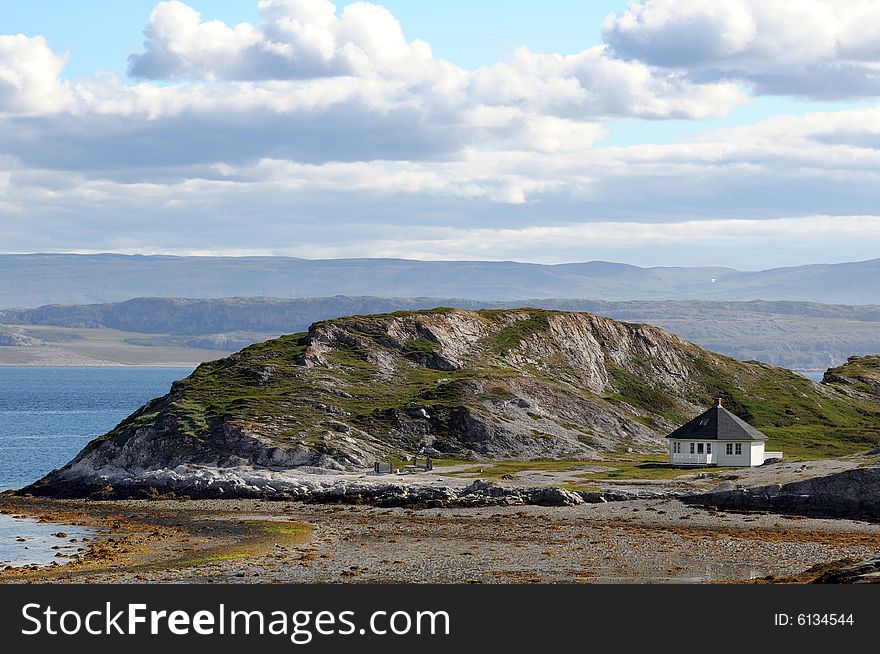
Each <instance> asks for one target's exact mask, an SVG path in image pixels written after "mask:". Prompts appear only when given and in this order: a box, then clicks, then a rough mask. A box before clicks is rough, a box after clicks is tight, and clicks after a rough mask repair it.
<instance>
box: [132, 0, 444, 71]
mask: <svg viewBox="0 0 880 654" xmlns="http://www.w3.org/2000/svg"><path fill="white" fill-rule="evenodd" d="M259 11H260V16H261V18H262V22H261V23H260V24H259V25H253V24H250V23H240V24H238V25H236V26H234V27H229V26H227V25H226V24H225V23H223V22H222V21H218V20H209V21H203V20H202V18H201V15H200V14H199V13H198V12H197V11H195V10H194V9H192V8H191V7H189V6H188V5H186V4H184V3H183V2H179V1H178V0H173V1H172V2H161V3H159V5H157V6H156V8H155V9H154V10H153V13H152V14H151V15H150V21H149V24H148V26H147V29H146V31H145V34H146V36H147V41H146V42H145V44H144V45H145V47H146V51H145V52H143V53H142V54H137V55H132V57H131V58H130V66H129V70H130V72H131V73H132V74H133V75H134V76H136V77H144V78H149V79H164V78H169V77H184V78H195V79H208V80H215V79H225V80H266V79H275V80H281V79H302V78H311V77H326V76H337V75H344V76H358V77H366V76H370V75H379V74H383V73H388V72H390V71H393V72H394V73H395V75H406V74H412V75H415V76H420V75H424V74H426V73H428V72H429V71H430V69H431V68H433V67H435V63H434V62H433V58H432V55H431V48H430V46H429V45H428V44H427V43H425V42H424V41H412V42H407V41H406V38H405V37H404V34H403V30H402V29H401V26H400V23H399V22H398V21H397V19H396V18H395V17H394V16H393V15H392V14H391V12H389V11H388V10H387V9H385V8H384V7H381V6H378V5H373V4H369V3H365V2H356V3H354V4H351V5H348V6H346V7H345V8H344V9H343V11H342V12H341V14H339V15H337V13H336V7H335V5H334V4H333V3H332V2H329V1H328V0H261V1H260V3H259Z"/></svg>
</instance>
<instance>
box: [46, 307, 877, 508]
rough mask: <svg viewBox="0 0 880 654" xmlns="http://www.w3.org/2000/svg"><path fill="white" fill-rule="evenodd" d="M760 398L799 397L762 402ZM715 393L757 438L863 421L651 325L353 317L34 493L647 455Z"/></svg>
mask: <svg viewBox="0 0 880 654" xmlns="http://www.w3.org/2000/svg"><path fill="white" fill-rule="evenodd" d="M775 388H784V389H786V391H787V392H790V397H791V398H792V400H791V401H792V402H797V403H800V404H799V405H797V406H793V405H791V404H790V403H789V399H788V398H786V403H785V405H784V406H783V405H781V403H780V402H778V401H775V400H774V399H773V398H771V397H768V392H767V389H775ZM751 389H758V390H757V391H752V390H751ZM716 394H722V395H724V396H725V397H728V398H731V404H730V405H731V406H732V408H733V409H734V410H735V411H736V410H739V411H740V412H741V413H742V417H744V418H746V419H750V418H752V419H756V426H757V427H759V428H762V427H767V426H771V427H772V426H783V425H787V424H788V423H789V422H790V413H791V411H797V412H798V413H797V415H798V416H799V420H800V422H799V425H798V427H799V428H800V427H803V426H804V425H807V426H808V425H810V424H811V421H813V420H825V418H824V417H823V416H824V414H820V412H819V411H818V409H816V407H821V408H822V411H824V410H826V409H827V407H833V408H835V410H836V411H837V412H838V413H839V414H840V415H842V416H844V417H843V418H840V420H849V417H848V416H849V414H848V413H846V412H850V413H851V414H852V415H853V416H856V417H857V418H858V419H861V420H871V416H872V414H871V413H870V411H867V410H865V409H864V408H863V407H861V406H851V404H852V402H851V401H850V400H849V398H843V396H841V395H839V394H838V392H837V391H836V390H835V388H834V387H833V385H832V384H829V385H826V386H820V385H818V384H814V383H812V382H810V381H809V380H807V379H805V378H803V377H800V376H798V375H795V374H794V373H791V372H790V371H785V370H782V369H778V368H773V367H772V366H767V365H764V364H758V363H754V362H751V363H742V362H737V361H734V360H732V359H728V358H726V357H723V356H720V355H716V354H712V353H710V352H706V351H704V350H701V349H700V348H698V347H696V346H694V345H692V344H690V343H687V342H686V341H684V340H682V339H680V338H678V337H677V336H674V335H672V334H669V333H668V332H665V331H663V330H661V329H658V328H656V327H651V326H648V325H630V324H625V323H619V322H615V321H613V320H610V319H607V318H602V317H599V316H594V315H590V314H584V313H560V312H552V311H540V310H527V309H520V310H509V311H461V310H452V309H437V310H432V311H420V312H404V313H396V314H390V315H380V316H355V317H351V318H343V319H339V320H332V321H326V322H321V323H316V324H315V325H313V326H312V327H311V329H310V330H309V332H308V333H307V334H297V335H292V336H285V337H282V338H279V339H276V340H273V341H268V342H266V343H262V344H259V345H254V346H252V347H249V348H247V349H245V350H243V351H242V352H240V353H238V354H235V355H233V356H231V357H228V358H226V359H222V360H220V361H216V362H211V363H207V364H203V365H202V366H200V367H199V368H198V370H196V371H195V372H194V373H193V374H192V375H191V376H190V377H188V378H187V379H185V380H182V381H180V382H176V383H175V384H174V385H173V387H172V389H171V392H170V393H168V394H167V395H166V396H164V397H162V398H159V399H156V400H154V401H152V402H150V403H149V404H147V405H146V406H144V407H142V408H141V409H140V410H139V411H137V412H136V413H134V414H133V415H132V416H130V417H129V418H127V419H126V420H125V421H123V422H122V423H121V424H120V425H119V426H117V427H116V428H115V429H114V430H113V431H111V432H110V433H109V434H107V435H106V436H104V437H102V438H100V439H97V440H95V441H93V442H92V443H90V444H89V445H88V446H87V447H86V448H85V449H84V450H83V451H82V452H81V453H80V454H79V455H78V456H77V457H76V458H75V459H74V460H73V461H72V462H71V463H70V464H68V465H67V466H65V467H63V468H61V469H60V470H58V471H55V472H53V473H51V474H50V475H48V476H47V477H46V478H45V479H44V480H42V481H41V483H40V484H39V485H38V486H35V489H36V491H37V492H40V493H41V494H58V493H63V492H65V491H64V489H65V488H71V487H79V486H82V487H83V488H90V487H91V486H93V485H94V483H93V482H94V480H95V479H98V478H102V479H130V478H132V476H134V477H137V476H138V475H140V476H144V475H147V474H148V473H153V472H156V471H163V470H171V469H175V468H177V467H179V466H181V465H183V466H186V465H193V464H195V465H199V466H212V467H215V468H219V469H225V468H232V467H238V466H251V467H256V468H269V469H275V470H284V469H290V468H296V467H300V466H314V467H321V468H327V469H343V468H348V467H353V468H358V467H365V466H370V465H372V463H373V462H374V461H376V460H380V459H385V458H387V457H390V456H405V455H412V454H415V453H419V452H429V451H430V452H438V453H441V454H443V455H447V456H454V457H459V458H469V459H473V458H480V459H492V458H559V457H566V458H583V459H600V458H602V455H603V453H604V452H607V451H609V450H615V449H620V448H626V449H629V450H631V451H634V452H655V451H659V450H661V449H662V448H665V440H664V436H665V434H666V433H668V432H669V431H671V429H672V428H674V427H675V426H676V425H677V424H680V423H681V422H682V421H683V420H685V419H687V418H690V417H692V416H693V415H696V414H697V413H699V412H700V411H701V410H702V408H703V406H705V404H707V403H708V402H709V401H710V399H711V398H712V397H713V396H714V395H716ZM774 402H775V403H774ZM835 403H837V404H835ZM838 405H839V408H838ZM765 415H766V416H767V417H766V421H765V423H763V424H762V423H761V418H762V416H765ZM873 424H875V426H876V424H880V421H875V422H874V423H873ZM850 426H851V423H849V422H846V423H845V424H843V425H841V427H846V428H849V427H850Z"/></svg>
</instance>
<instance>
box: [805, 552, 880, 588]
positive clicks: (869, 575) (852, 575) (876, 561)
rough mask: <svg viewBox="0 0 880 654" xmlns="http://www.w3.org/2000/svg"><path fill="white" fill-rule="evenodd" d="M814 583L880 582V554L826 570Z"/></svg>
mask: <svg viewBox="0 0 880 654" xmlns="http://www.w3.org/2000/svg"><path fill="white" fill-rule="evenodd" d="M813 583H814V584H880V554H875V555H874V556H872V557H871V558H870V559H867V560H865V561H861V562H859V563H855V564H852V565H848V566H846V567H843V568H839V569H837V570H832V571H830V572H826V573H825V574H823V575H821V576H820V577H818V578H817V579H816V580H815V581H813Z"/></svg>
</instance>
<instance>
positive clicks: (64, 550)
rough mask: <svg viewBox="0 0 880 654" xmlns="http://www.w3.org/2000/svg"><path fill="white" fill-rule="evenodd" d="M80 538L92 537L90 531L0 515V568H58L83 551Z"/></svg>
mask: <svg viewBox="0 0 880 654" xmlns="http://www.w3.org/2000/svg"><path fill="white" fill-rule="evenodd" d="M84 538H85V539H91V538H94V532H93V531H92V530H91V529H89V528H87V527H74V526H70V525H60V524H57V523H54V522H39V521H37V520H33V519H32V518H26V517H19V516H12V515H8V514H0V569H3V568H5V567H7V566H11V567H15V568H17V567H21V566H26V565H33V564H35V565H52V563H57V564H58V565H62V564H64V563H67V562H68V561H70V557H71V556H72V555H74V554H76V553H77V552H80V551H82V550H83V549H84V548H85V546H86V544H87V543H86V544H84V543H83V539H84Z"/></svg>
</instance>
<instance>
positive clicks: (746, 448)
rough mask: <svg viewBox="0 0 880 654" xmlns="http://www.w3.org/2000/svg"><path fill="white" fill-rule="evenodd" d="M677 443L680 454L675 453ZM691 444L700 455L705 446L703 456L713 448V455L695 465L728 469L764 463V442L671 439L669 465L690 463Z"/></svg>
mask: <svg viewBox="0 0 880 654" xmlns="http://www.w3.org/2000/svg"><path fill="white" fill-rule="evenodd" d="M675 443H679V453H676V452H675ZM691 443H693V444H694V452H695V453H696V454H697V455H699V449H700V448H699V444H702V445H703V454H704V455H706V454H707V450H708V447H711V450H712V452H711V455H708V456H706V458H705V459H701V460H700V461H699V462H693V463H695V464H697V463H699V464H703V465H719V466H727V467H731V468H734V467H750V466H759V465H761V464H762V463H764V442H763V441H700V440H679V439H675V438H670V439H669V463H671V464H684V463H689V461H687V459H688V458H689V455H690V454H691ZM728 444H729V445H730V452H731V453H730V454H728V453H727V446H728ZM737 444H739V446H740V448H739V451H740V454H737V448H736V446H737Z"/></svg>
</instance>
